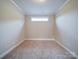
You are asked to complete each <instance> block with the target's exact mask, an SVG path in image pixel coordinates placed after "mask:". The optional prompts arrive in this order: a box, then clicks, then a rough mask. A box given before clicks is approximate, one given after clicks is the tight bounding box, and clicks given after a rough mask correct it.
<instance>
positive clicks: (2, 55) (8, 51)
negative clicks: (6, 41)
mask: <svg viewBox="0 0 79 59" xmlns="http://www.w3.org/2000/svg"><path fill="white" fill-rule="evenodd" d="M23 42H24V40H22V41H20V42H19V43H18V44H17V45H14V46H13V47H12V48H10V49H9V50H7V51H6V52H4V53H3V54H1V55H0V59H2V58H3V57H4V56H6V55H7V54H8V53H10V52H11V51H12V50H13V49H14V48H16V47H17V46H19V45H20V44H21V43H23Z"/></svg>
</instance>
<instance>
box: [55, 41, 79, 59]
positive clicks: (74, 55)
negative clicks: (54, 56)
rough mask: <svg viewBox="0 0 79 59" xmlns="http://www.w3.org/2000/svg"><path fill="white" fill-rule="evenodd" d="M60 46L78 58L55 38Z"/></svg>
mask: <svg viewBox="0 0 79 59" xmlns="http://www.w3.org/2000/svg"><path fill="white" fill-rule="evenodd" d="M55 41H56V42H57V43H58V44H59V45H60V46H61V47H63V48H64V49H65V50H66V51H68V52H69V53H70V54H71V55H72V56H73V57H75V58H78V57H77V55H76V54H75V53H74V52H72V51H71V50H69V49H68V48H67V47H65V46H64V45H63V44H61V43H60V42H59V41H57V40H55Z"/></svg>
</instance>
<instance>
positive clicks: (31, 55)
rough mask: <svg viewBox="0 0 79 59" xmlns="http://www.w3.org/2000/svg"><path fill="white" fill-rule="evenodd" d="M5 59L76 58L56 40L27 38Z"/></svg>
mask: <svg viewBox="0 0 79 59" xmlns="http://www.w3.org/2000/svg"><path fill="white" fill-rule="evenodd" d="M3 59H75V58H73V56H72V55H71V54H69V53H68V52H67V51H66V50H65V49H64V48H62V47H61V46H60V45H58V44H57V43H56V42H55V41H48V40H34V41H33V40H26V41H25V42H23V43H22V44H21V45H20V46H18V47H17V48H16V49H14V50H13V51H12V52H10V53H9V54H8V55H6V56H5V57H4V58H3Z"/></svg>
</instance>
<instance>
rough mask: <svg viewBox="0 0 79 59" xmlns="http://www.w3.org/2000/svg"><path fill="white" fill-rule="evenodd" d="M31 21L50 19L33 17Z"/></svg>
mask: <svg viewBox="0 0 79 59" xmlns="http://www.w3.org/2000/svg"><path fill="white" fill-rule="evenodd" d="M31 21H48V17H32V18H31Z"/></svg>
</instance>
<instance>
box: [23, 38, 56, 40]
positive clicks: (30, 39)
mask: <svg viewBox="0 0 79 59" xmlns="http://www.w3.org/2000/svg"><path fill="white" fill-rule="evenodd" d="M24 40H55V39H53V38H52V39H31V38H29V39H24Z"/></svg>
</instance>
